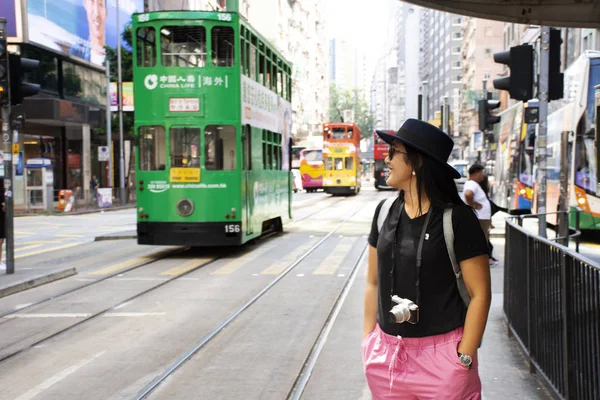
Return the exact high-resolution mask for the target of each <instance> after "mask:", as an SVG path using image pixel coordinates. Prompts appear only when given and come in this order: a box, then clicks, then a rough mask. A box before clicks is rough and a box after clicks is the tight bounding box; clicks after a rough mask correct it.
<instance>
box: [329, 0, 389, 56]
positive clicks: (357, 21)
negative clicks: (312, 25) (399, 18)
mask: <svg viewBox="0 0 600 400" xmlns="http://www.w3.org/2000/svg"><path fill="white" fill-rule="evenodd" d="M388 1H389V0H370V1H369V2H358V1H352V0H351V1H348V0H326V1H324V2H323V4H325V17H326V19H327V20H326V22H325V23H326V26H327V31H328V37H329V39H332V38H344V39H347V40H352V41H353V42H354V43H356V45H357V47H360V48H362V49H363V50H364V52H365V53H366V54H367V55H368V56H371V57H380V56H381V55H383V52H384V49H383V47H384V46H385V42H386V40H385V36H386V31H387V22H388V12H387V4H388ZM365 4H368V5H369V6H368V7H365Z"/></svg>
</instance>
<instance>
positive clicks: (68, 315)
mask: <svg viewBox="0 0 600 400" xmlns="http://www.w3.org/2000/svg"><path fill="white" fill-rule="evenodd" d="M91 315H92V314H90V313H63V314H58V313H55V314H50V313H49V314H12V315H7V316H5V317H4V318H7V319H14V318H25V319H26V318H87V317H90V316H91Z"/></svg>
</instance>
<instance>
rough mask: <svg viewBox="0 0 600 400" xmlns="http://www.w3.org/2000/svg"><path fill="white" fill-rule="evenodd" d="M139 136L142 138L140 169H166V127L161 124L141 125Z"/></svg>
mask: <svg viewBox="0 0 600 400" xmlns="http://www.w3.org/2000/svg"><path fill="white" fill-rule="evenodd" d="M138 136H139V139H140V160H139V163H140V170H141V171H164V170H165V164H166V162H167V160H166V158H167V151H166V146H165V142H166V140H165V136H166V135H165V128H164V127H162V126H160V125H156V126H140V128H139V131H138Z"/></svg>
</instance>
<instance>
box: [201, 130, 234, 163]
mask: <svg viewBox="0 0 600 400" xmlns="http://www.w3.org/2000/svg"><path fill="white" fill-rule="evenodd" d="M235 138H236V132H235V127H234V126H232V125H208V126H207V127H206V128H205V129H204V167H205V168H206V169H208V170H229V171H231V170H235V168H236V164H235V160H236V155H235Z"/></svg>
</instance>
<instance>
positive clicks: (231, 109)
mask: <svg viewBox="0 0 600 400" xmlns="http://www.w3.org/2000/svg"><path fill="white" fill-rule="evenodd" d="M133 32H134V41H133V43H134V48H135V51H134V96H135V129H136V135H137V142H136V180H137V182H136V183H137V191H138V192H137V233H138V243H139V244H153V245H188V246H222V245H225V246H227V245H239V244H242V243H245V242H247V241H248V240H251V239H253V238H256V237H258V236H260V235H261V234H263V233H265V232H266V231H272V230H276V231H277V230H281V229H282V227H283V224H285V222H287V221H289V220H290V218H291V201H292V198H291V193H292V191H291V188H292V180H291V179H292V175H291V171H290V164H291V157H290V153H291V143H292V141H291V127H292V110H291V103H290V101H291V87H292V85H291V78H290V75H291V66H290V64H289V63H288V62H287V61H286V60H285V59H284V58H283V57H282V56H281V55H280V54H279V53H278V52H277V51H276V50H275V49H274V48H273V47H272V46H270V45H269V44H268V43H267V41H266V40H264V39H263V38H262V37H261V36H260V35H259V34H258V33H257V32H256V31H255V30H254V29H253V28H252V27H251V26H250V25H249V24H248V23H247V22H246V21H245V20H244V19H243V18H241V17H240V16H239V14H237V13H225V12H197V11H169V12H151V13H143V14H136V15H134V16H133Z"/></svg>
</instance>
